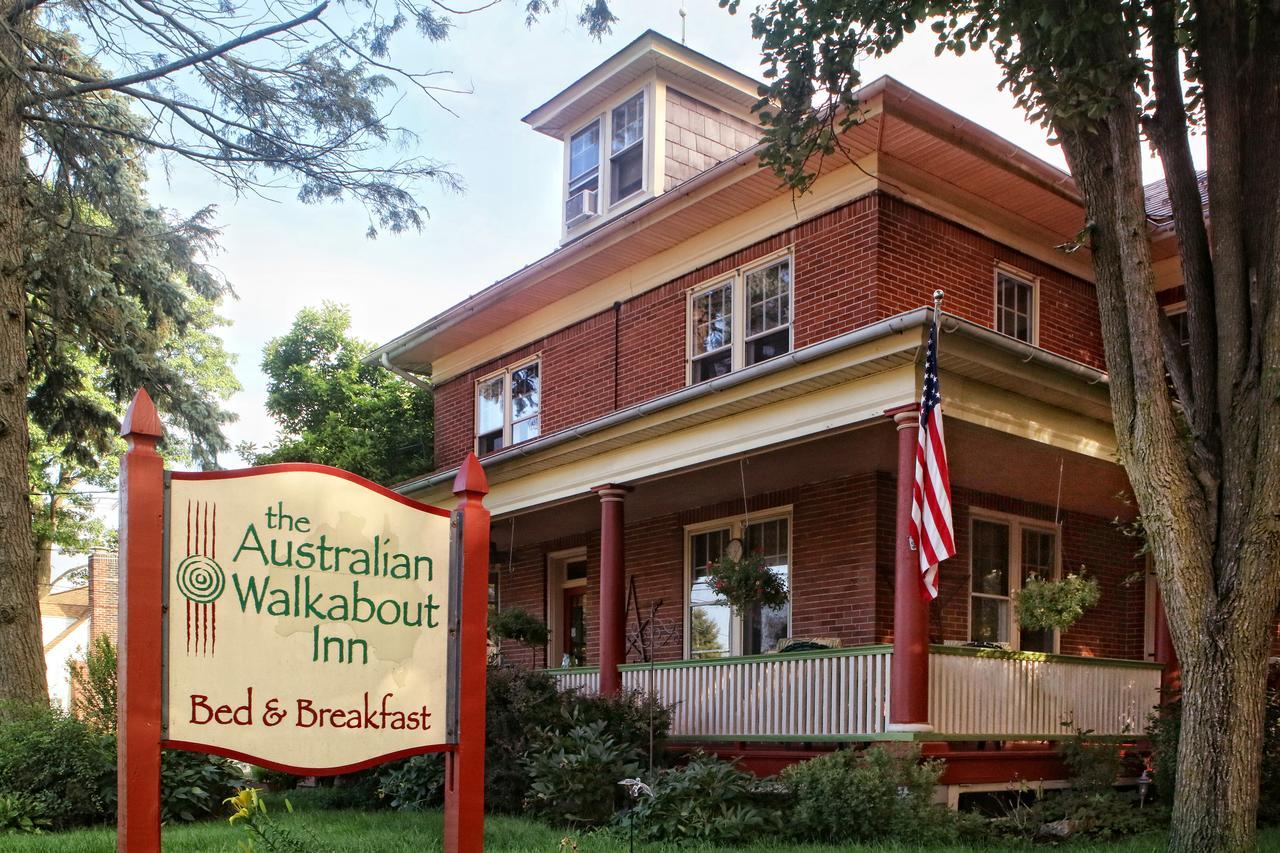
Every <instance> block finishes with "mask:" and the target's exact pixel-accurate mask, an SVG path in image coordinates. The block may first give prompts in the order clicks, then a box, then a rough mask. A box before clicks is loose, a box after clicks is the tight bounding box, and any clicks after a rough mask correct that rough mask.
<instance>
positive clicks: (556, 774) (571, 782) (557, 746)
mask: <svg viewBox="0 0 1280 853" xmlns="http://www.w3.org/2000/svg"><path fill="white" fill-rule="evenodd" d="M642 758H643V754H642V753H641V752H640V751H639V749H638V748H637V747H636V746H635V745H634V744H630V745H628V744H626V743H624V742H621V741H619V740H618V739H616V738H615V737H614V736H613V734H612V733H610V732H609V731H608V724H607V723H606V722H605V721H604V720H595V721H594V722H590V723H582V724H579V725H575V726H573V727H571V728H570V729H569V730H568V731H566V732H564V733H562V734H556V735H553V736H551V737H548V738H546V739H545V740H544V742H543V743H541V744H540V745H539V746H538V748H537V749H534V750H532V751H531V752H530V753H529V754H528V755H527V756H526V758H525V767H526V769H527V770H528V773H529V780H530V784H529V794H528V796H527V798H526V800H525V804H526V806H527V808H528V809H529V811H530V812H532V813H533V814H535V815H537V816H539V817H541V818H543V819H545V820H548V821H550V822H553V823H568V824H570V825H586V826H599V825H601V824H604V823H607V822H608V821H609V820H610V819H612V818H613V815H614V812H615V811H616V809H617V805H618V800H619V798H620V796H621V795H622V789H621V788H620V787H619V785H618V783H619V782H620V781H621V780H623V779H628V778H632V777H634V776H636V774H638V773H639V772H640V762H641V760H642Z"/></svg>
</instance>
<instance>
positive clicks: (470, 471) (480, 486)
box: [453, 453, 489, 495]
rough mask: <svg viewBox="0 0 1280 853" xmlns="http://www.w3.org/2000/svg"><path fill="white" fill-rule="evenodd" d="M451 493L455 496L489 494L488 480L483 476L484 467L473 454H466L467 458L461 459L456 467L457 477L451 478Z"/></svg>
mask: <svg viewBox="0 0 1280 853" xmlns="http://www.w3.org/2000/svg"><path fill="white" fill-rule="evenodd" d="M453 493H454V494H455V495H462V494H474V495H487V494H489V478H488V477H486V476H485V475H484V467H483V466H482V465H481V464H480V459H479V457H477V456H476V455H475V453H468V454H467V458H466V459H463V460H462V464H461V465H460V466H459V467H458V476H457V477H454V478H453Z"/></svg>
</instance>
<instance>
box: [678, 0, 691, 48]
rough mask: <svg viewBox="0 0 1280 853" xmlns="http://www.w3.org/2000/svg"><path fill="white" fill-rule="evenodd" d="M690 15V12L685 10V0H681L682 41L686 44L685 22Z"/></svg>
mask: <svg viewBox="0 0 1280 853" xmlns="http://www.w3.org/2000/svg"><path fill="white" fill-rule="evenodd" d="M688 17H689V13H688V12H686V11H685V8H684V0H680V43H681V44H684V43H685V41H684V36H685V29H684V28H685V22H686V20H687V19H688Z"/></svg>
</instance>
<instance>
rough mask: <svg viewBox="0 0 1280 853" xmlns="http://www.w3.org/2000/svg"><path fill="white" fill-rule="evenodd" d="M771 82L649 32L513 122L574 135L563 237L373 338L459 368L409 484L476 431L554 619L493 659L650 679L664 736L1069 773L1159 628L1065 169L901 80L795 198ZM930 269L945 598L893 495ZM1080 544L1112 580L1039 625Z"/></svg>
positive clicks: (1121, 731)
mask: <svg viewBox="0 0 1280 853" xmlns="http://www.w3.org/2000/svg"><path fill="white" fill-rule="evenodd" d="M756 99H757V83H756V82H755V81H754V80H752V79H750V78H748V77H746V76H744V75H742V74H740V73H738V72H736V71H733V70H731V69H729V68H727V67H725V66H723V65H721V64H720V63H718V62H715V61H714V60H711V59H709V58H707V57H705V56H702V55H700V54H698V53H696V52H694V51H692V50H689V49H688V48H686V47H683V46H681V45H679V44H676V43H674V42H672V41H670V40H669V39H666V38H664V37H662V36H660V35H656V34H654V33H652V32H650V33H646V34H645V35H643V36H641V37H640V38H639V39H637V40H636V41H634V42H633V43H631V44H630V45H628V46H627V47H626V48H624V49H623V50H622V51H621V52H619V53H618V54H617V55H615V56H613V57H612V58H611V59H609V60H608V61H606V62H605V63H603V64H602V65H600V66H599V67H597V68H595V69H593V70H592V71H590V72H589V73H588V74H586V76H584V77H582V78H581V79H579V80H578V81H577V82H575V83H573V84H572V85H571V86H569V88H567V89H565V90H564V91H563V92H560V93H559V94H557V95H555V97H553V98H552V99H551V100H549V101H547V102H546V103H545V104H543V105H542V106H540V107H538V108H537V109H535V110H534V111H533V112H531V113H529V115H528V116H526V117H525V122H526V123H527V124H528V125H530V126H531V127H532V128H533V129H534V130H536V131H538V132H539V133H544V134H547V135H548V136H551V137H553V138H555V139H559V140H562V141H563V145H564V158H563V162H564V179H563V181H562V183H561V186H562V198H561V199H560V200H559V203H558V204H557V205H556V206H555V209H556V210H557V211H559V215H560V216H561V221H562V232H561V233H562V239H561V245H560V246H559V248H557V249H556V250H555V251H553V252H551V253H550V254H549V255H547V256H546V257H544V258H542V259H541V260H538V261H536V262H534V263H532V264H530V265H529V266H526V267H524V268H523V269H521V270H519V271H517V272H515V273H513V274H512V275H510V276H508V277H507V278H504V279H502V280H501V281H499V282H497V283H496V284H494V285H492V286H490V287H488V288H486V289H485V290H482V291H481V292H479V293H478V294H476V295H475V296H472V297H471V298H469V299H467V300H466V301H464V302H462V303H460V304H458V305H456V306H455V307H453V308H450V309H449V310H447V311H445V312H444V313H442V314H440V315H438V316H436V317H432V318H430V319H426V320H425V321H424V322H422V323H421V324H420V325H418V326H417V327H416V328H414V329H412V330H411V331H409V332H407V333H406V334H404V335H403V336H401V337H399V338H397V339H396V340H394V341H391V342H390V343H388V344H386V345H385V346H384V347H382V348H381V349H379V350H378V351H377V352H376V353H374V356H373V357H374V358H376V359H378V360H379V361H381V362H382V363H383V364H384V365H386V366H388V367H390V368H392V369H395V370H398V371H407V372H410V373H412V374H418V375H423V376H430V378H431V382H432V384H433V385H434V387H435V412H436V446H435V455H436V462H437V464H438V466H439V467H438V469H437V470H435V471H431V472H424V473H423V475H422V476H421V477H420V478H418V479H415V480H412V481H410V482H406V483H404V484H402V485H401V486H400V487H399V490H400V491H401V492H403V493H405V494H408V495H411V496H413V497H416V498H420V499H422V500H425V501H429V502H433V503H440V502H446V503H447V502H448V501H449V500H450V496H449V490H450V484H451V482H452V480H453V477H454V474H455V472H456V470H457V466H458V464H459V462H460V461H461V460H462V459H463V457H464V455H465V454H467V453H468V452H470V451H473V450H474V451H475V452H477V453H478V454H479V455H480V457H481V460H482V461H483V463H484V465H485V468H486V470H487V473H488V477H489V482H490V484H491V486H492V491H491V493H490V495H489V498H488V505H489V506H490V508H491V509H492V510H493V513H494V525H493V529H494V540H495V548H494V554H493V574H492V587H493V588H492V589H491V595H492V596H494V597H495V598H496V600H497V601H498V602H499V603H500V605H501V606H502V607H503V608H506V607H515V606H518V607H522V608H524V609H526V610H528V611H530V612H532V613H533V614H535V615H537V616H539V617H542V618H544V619H545V621H546V623H547V625H548V626H549V627H550V640H549V642H548V643H547V645H546V647H545V648H536V649H529V648H526V647H519V646H514V645H512V646H509V647H507V648H505V649H504V650H503V654H504V657H505V659H506V660H507V661H510V662H515V663H519V664H525V665H528V666H533V667H545V668H549V669H551V670H552V672H553V673H554V674H555V676H556V678H557V679H559V680H560V682H561V683H562V684H563V685H565V686H566V687H586V688H589V689H599V690H602V691H612V690H617V689H618V688H619V686H620V685H621V686H622V687H650V686H651V687H652V688H653V689H655V690H656V691H657V693H659V694H660V696H661V698H662V699H663V700H664V701H665V702H667V703H670V704H673V705H675V714H674V723H673V732H672V734H673V738H674V739H675V740H677V741H680V742H687V743H695V742H696V743H701V744H703V745H706V746H708V747H710V748H714V749H718V750H720V751H722V752H732V753H733V754H738V755H745V756H746V757H747V759H748V761H747V763H748V766H753V767H755V768H757V769H761V770H771V769H776V768H777V767H779V766H781V764H783V763H787V762H790V761H794V760H796V759H798V758H803V757H806V756H807V755H808V754H812V751H814V750H819V749H824V748H830V747H831V746H832V745H833V744H850V743H864V742H868V741H880V740H893V739H896V740H906V739H915V740H917V741H923V742H925V744H926V747H925V748H926V751H927V752H933V753H938V754H940V755H942V756H944V757H945V758H946V759H947V763H948V767H947V771H946V775H945V776H944V777H943V781H944V783H946V784H948V785H950V786H951V787H950V788H949V789H948V790H949V791H950V793H951V796H952V797H953V798H955V797H958V796H959V794H960V792H961V791H962V790H975V789H980V788H981V786H983V785H988V786H998V785H1000V784H1006V783H1008V781H1009V780H1013V779H1019V778H1021V779H1041V778H1054V777H1055V775H1057V774H1060V772H1061V771H1060V768H1059V767H1058V765H1057V764H1056V761H1055V759H1054V757H1053V752H1052V750H1051V749H1050V748H1049V746H1050V745H1049V744H1048V743H1047V742H1048V741H1051V740H1052V739H1054V738H1059V737H1061V736H1062V735H1063V733H1064V731H1065V730H1064V728H1063V725H1062V723H1063V722H1064V721H1065V720H1071V721H1073V722H1074V724H1075V725H1076V726H1079V727H1081V728H1084V729H1091V730H1092V731H1093V732H1094V733H1095V734H1097V735H1105V736H1114V737H1118V738H1124V737H1133V736H1135V735H1136V734H1139V733H1141V731H1142V730H1143V728H1144V726H1145V723H1146V719H1147V716H1148V714H1149V713H1150V711H1151V709H1152V707H1153V706H1154V705H1155V704H1156V703H1157V701H1158V693H1159V686H1160V682H1161V665H1162V663H1164V662H1166V661H1169V660H1170V659H1171V652H1170V651H1169V649H1170V647H1169V645H1168V643H1167V633H1165V632H1164V631H1163V629H1162V615H1161V611H1160V606H1159V599H1158V595H1157V591H1156V589H1155V587H1154V580H1153V576H1152V574H1151V572H1150V567H1149V566H1148V565H1147V564H1146V562H1145V561H1144V559H1142V558H1139V557H1135V551H1136V550H1137V548H1136V545H1135V541H1134V540H1133V539H1131V538H1128V537H1126V536H1125V534H1124V532H1123V530H1122V529H1121V528H1120V527H1119V526H1117V524H1116V522H1115V520H1116V518H1117V516H1120V517H1126V516H1129V515H1130V514H1131V509H1130V508H1129V507H1128V506H1127V505H1126V504H1125V503H1124V502H1123V500H1122V499H1120V497H1118V496H1121V495H1122V494H1123V493H1124V492H1125V491H1126V488H1127V484H1126V479H1125V475H1124V472H1123V471H1122V470H1121V468H1120V467H1118V466H1117V465H1116V463H1115V461H1114V460H1115V438H1114V433H1113V430H1112V426H1111V423H1110V417H1111V414H1110V408H1109V404H1108V398H1107V373H1106V365H1105V364H1104V362H1103V355H1102V341H1101V333H1100V328H1099V321H1098V313H1097V306H1096V299H1095V294H1094V287H1093V284H1092V283H1091V275H1092V272H1091V266H1090V259H1089V257H1088V252H1087V250H1080V251H1077V252H1075V253H1072V254H1067V253H1064V252H1063V251H1061V250H1060V249H1058V248H1055V247H1058V246H1060V245H1062V244H1064V243H1070V242H1071V241H1072V240H1073V238H1074V237H1075V235H1076V234H1077V233H1078V232H1079V231H1080V228H1081V225H1082V219H1083V212H1082V207H1081V203H1080V197H1079V194H1078V192H1077V190H1076V187H1075V185H1074V184H1073V182H1072V180H1071V178H1070V177H1069V176H1068V175H1066V174H1064V173H1063V172H1061V171H1059V170H1057V169H1055V168H1053V167H1052V166H1049V165H1047V164H1045V163H1043V162H1041V161H1040V160H1038V159H1036V158H1035V157H1032V156H1030V155H1029V154H1027V153H1025V152H1024V151H1021V150H1019V149H1018V148H1016V147H1015V146H1014V145H1013V144H1012V143H1010V142H1008V141H1006V140H1004V139H1001V138H1000V137H999V136H997V135H995V134H994V133H991V132H990V131H988V130H986V129H984V128H982V127H979V126H977V125H974V124H973V123H972V122H969V121H967V120H965V119H964V118H962V117H961V116H959V115H957V114H956V113H954V112H952V111H950V110H949V109H947V108H945V107H943V106H941V105H940V104H938V103H935V102H933V101H931V100H929V99H928V98H925V97H923V96H921V95H920V94H918V93H916V92H914V91H912V90H911V89H908V88H907V87H906V86H903V85H902V84H900V83H898V82H896V81H895V80H892V79H889V78H881V79H879V80H877V81H875V82H873V83H871V84H870V85H868V86H867V87H866V88H864V89H863V90H862V93H861V104H862V109H863V114H864V120H863V121H862V122H861V123H860V124H858V125H856V126H855V127H853V128H851V129H850V130H848V131H847V132H846V133H844V135H843V138H842V139H841V145H842V147H843V148H844V149H845V150H846V151H847V152H849V154H850V155H851V156H852V158H854V160H855V161H856V162H853V163H851V162H850V160H849V159H848V158H846V157H844V156H833V157H829V158H827V159H826V160H825V162H824V163H823V164H822V166H821V177H820V178H819V179H818V180H817V182H816V184H815V185H814V188H813V191H812V192H810V193H808V194H806V195H803V196H799V197H793V196H792V195H791V193H790V192H789V191H787V190H786V189H784V188H781V187H780V186H779V183H778V180H777V178H776V177H774V176H773V175H772V174H771V173H769V172H768V171H766V170H762V169H761V167H760V166H759V165H758V162H757V156H756V154H757V151H756V141H757V139H758V135H759V134H758V130H757V125H756V122H755V120H754V118H753V116H752V113H751V109H750V108H751V105H752V104H753V103H754V102H755V101H756ZM1162 192H1163V190H1162V188H1161V187H1155V186H1153V187H1152V188H1151V189H1150V192H1149V198H1148V210H1149V228H1150V233H1151V240H1152V243H1153V244H1154V247H1155V254H1156V257H1157V258H1159V259H1160V261H1159V265H1158V269H1159V283H1158V287H1159V288H1160V294H1159V295H1160V301H1161V303H1162V304H1163V305H1165V306H1166V307H1167V310H1168V311H1169V312H1171V313H1175V314H1176V313H1177V312H1179V311H1180V310H1182V299H1183V297H1182V290H1181V288H1180V287H1179V280H1180V278H1179V269H1178V260H1177V253H1176V249H1175V244H1174V235H1173V233H1172V230H1171V228H1170V227H1169V225H1170V216H1169V212H1168V209H1167V204H1166V203H1165V202H1164V200H1163V196H1162ZM936 288H943V289H944V290H945V291H946V303H945V311H946V312H947V313H946V315H945V317H944V320H943V334H942V335H941V346H940V350H941V356H940V362H941V370H940V376H941V384H942V392H943V397H944V409H945V412H946V423H947V427H946V429H947V450H948V456H949V458H950V463H951V482H952V489H953V503H954V519H955V527H956V539H957V548H958V553H957V555H956V556H955V557H954V558H952V559H950V560H948V561H947V562H945V563H944V564H943V566H942V569H941V574H940V577H941V592H940V595H939V597H938V599H937V600H936V601H935V602H934V603H933V604H932V605H926V604H925V603H924V601H923V600H922V598H921V596H920V594H919V581H918V575H917V569H916V555H915V554H914V553H912V552H911V551H910V550H909V548H908V546H907V544H906V534H905V519H906V515H908V514H909V510H910V496H909V490H910V480H911V472H912V464H913V463H912V460H913V454H914V448H915V445H916V423H917V421H916V414H915V405H916V401H917V399H918V397H919V393H920V387H921V376H920V371H921V364H922V361H923V349H924V346H923V344H924V341H925V335H926V323H927V319H928V310H927V309H926V306H928V305H930V304H931V294H932V293H933V291H934V290H935V289H936ZM904 472H905V476H904ZM904 489H905V490H904ZM734 539H738V540H742V542H743V543H745V545H746V547H748V548H750V549H751V550H752V551H758V552H762V553H763V554H764V555H765V557H766V559H767V561H768V562H769V564H770V565H771V566H772V568H773V571H775V572H777V573H778V574H780V575H782V576H783V577H785V579H786V582H787V585H788V587H789V588H790V592H791V600H790V603H789V604H788V605H787V606H785V607H783V608H781V609H771V610H765V611H764V612H754V613H749V614H746V615H745V616H739V615H735V614H734V613H733V612H732V611H731V610H730V608H728V607H727V606H725V605H724V604H723V603H720V602H718V601H717V598H716V596H715V595H714V594H713V593H712V592H711V590H710V589H709V587H708V584H707V583H706V581H705V580H704V578H705V575H706V568H705V567H706V565H707V563H708V561H710V560H715V559H717V558H718V557H719V556H720V555H721V553H722V551H723V549H724V548H725V547H726V546H727V544H728V543H730V542H731V540H734ZM1081 567H1083V568H1084V570H1085V571H1086V572H1088V573H1089V574H1090V575H1092V576H1093V577H1095V578H1097V579H1098V581H1099V584H1100V587H1101V591H1102V595H1101V600H1100V602H1099V603H1098V604H1097V606H1095V607H1094V608H1092V609H1091V610H1089V611H1088V612H1087V613H1086V615H1085V616H1084V617H1083V618H1082V619H1080V620H1079V621H1078V622H1077V623H1076V624H1075V625H1074V626H1073V627H1071V628H1070V629H1069V630H1066V631H1063V632H1031V631H1025V630H1020V629H1019V627H1018V624H1017V622H1016V619H1015V612H1014V607H1013V604H1012V596H1014V594H1016V593H1017V591H1018V589H1019V587H1020V585H1021V584H1022V583H1023V582H1024V579H1025V578H1027V577H1028V576H1029V575H1032V574H1037V575H1040V576H1041V577H1055V576H1060V575H1061V574H1063V573H1065V572H1068V571H1078V570H1080V568H1081ZM903 578H905V579H906V580H905V582H903V581H901V579H903ZM1162 635H1163V638H1162ZM1162 639H1163V640H1164V641H1163V642H1162ZM799 641H808V642H805V643H804V644H803V648H805V649H807V650H805V651H790V652H788V651H786V649H787V647H788V646H790V645H793V644H797V643H798V642H799ZM976 644H982V645H985V646H988V648H981V647H979V646H978V645H976ZM993 644H998V645H999V646H1000V649H992V648H989V646H991V645H993ZM819 646H822V647H825V648H817V647H819ZM646 660H648V661H649V662H646ZM1059 778H1060V777H1059Z"/></svg>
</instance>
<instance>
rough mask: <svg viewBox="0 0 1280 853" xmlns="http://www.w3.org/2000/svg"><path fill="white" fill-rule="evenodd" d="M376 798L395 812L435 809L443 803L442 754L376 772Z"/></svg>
mask: <svg viewBox="0 0 1280 853" xmlns="http://www.w3.org/2000/svg"><path fill="white" fill-rule="evenodd" d="M378 796H379V797H381V798H383V799H385V800H386V801H387V805H389V806H391V808H393V809H396V810H398V811H421V810H422V809H430V808H437V807H439V806H440V804H441V803H443V802H444V754H443V753H438V752H436V753H430V754H428V755H415V756H413V757H412V758H406V759H404V760H403V761H396V762H392V763H391V764H387V765H385V766H384V767H382V768H381V769H379V771H378Z"/></svg>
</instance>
